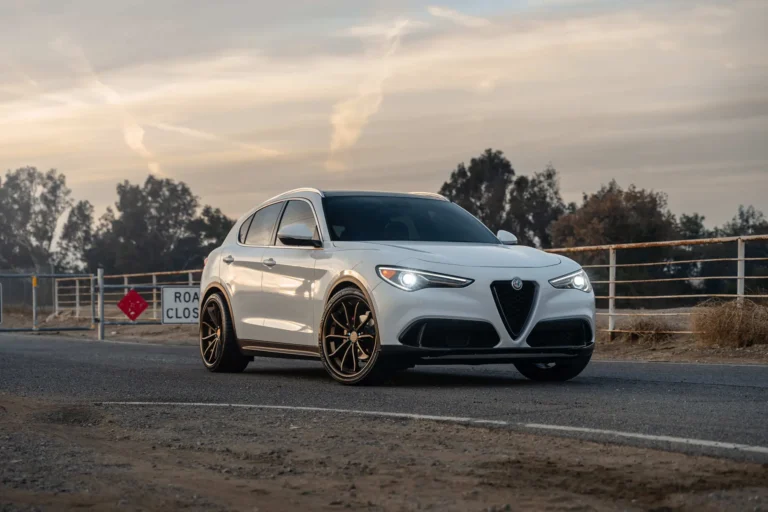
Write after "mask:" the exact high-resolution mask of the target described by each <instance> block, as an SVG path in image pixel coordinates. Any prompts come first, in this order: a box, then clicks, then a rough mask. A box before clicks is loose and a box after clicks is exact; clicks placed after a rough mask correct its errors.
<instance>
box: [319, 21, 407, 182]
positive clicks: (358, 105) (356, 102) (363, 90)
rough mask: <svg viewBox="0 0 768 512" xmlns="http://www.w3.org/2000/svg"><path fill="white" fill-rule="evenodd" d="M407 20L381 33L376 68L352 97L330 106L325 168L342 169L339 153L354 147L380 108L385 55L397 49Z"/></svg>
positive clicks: (386, 63)
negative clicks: (381, 45) (382, 51)
mask: <svg viewBox="0 0 768 512" xmlns="http://www.w3.org/2000/svg"><path fill="white" fill-rule="evenodd" d="M410 23H411V22H410V21H409V20H400V21H398V22H397V23H395V25H394V26H392V28H391V29H389V30H388V31H386V32H385V33H384V34H382V35H384V37H385V38H386V41H387V50H386V52H385V54H384V55H383V57H382V58H381V60H380V62H379V66H378V69H376V70H375V71H374V72H373V73H372V74H371V75H370V76H368V77H367V79H366V80H364V81H363V83H362V84H360V87H359V89H358V92H357V94H356V95H355V96H353V97H352V98H349V99H346V100H344V101H341V102H339V103H337V104H336V105H334V107H333V113H332V114H331V126H333V134H332V136H331V146H330V150H329V154H328V160H327V161H326V163H325V168H326V169H328V170H331V171H342V170H344V169H345V168H346V165H345V163H344V162H343V161H342V159H341V158H340V155H339V153H341V152H343V151H346V150H348V149H350V148H352V147H354V145H355V144H356V143H357V141H358V140H359V139H360V135H361V134H362V131H363V128H365V126H366V125H367V124H368V121H369V120H370V118H371V116H373V115H375V114H376V113H377V112H378V111H379V109H380V108H381V102H382V100H383V99H384V90H383V85H384V81H385V80H386V79H387V78H389V76H390V75H391V74H392V72H391V65H390V63H389V58H390V57H392V55H394V54H395V52H396V51H397V49H398V48H399V46H400V38H401V36H402V34H403V32H404V31H405V29H406V27H408V25H409V24H410Z"/></svg>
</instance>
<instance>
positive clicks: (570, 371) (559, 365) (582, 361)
mask: <svg viewBox="0 0 768 512" xmlns="http://www.w3.org/2000/svg"><path fill="white" fill-rule="evenodd" d="M590 359H592V354H588V355H586V356H579V357H577V358H575V359H567V360H564V361H552V362H551V363H532V362H529V361H520V362H519V363H515V368H517V371H519V372H520V373H522V374H523V375H524V376H526V377H527V378H529V379H531V380H537V381H542V382H565V381H566V380H571V379H572V378H574V377H576V376H577V375H579V374H580V373H581V372H583V371H584V368H586V367H587V365H588V364H589V360H590Z"/></svg>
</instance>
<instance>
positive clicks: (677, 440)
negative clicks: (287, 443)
mask: <svg viewBox="0 0 768 512" xmlns="http://www.w3.org/2000/svg"><path fill="white" fill-rule="evenodd" d="M97 404H98V405H126V406H168V407H220V408H226V407H233V408H240V409H273V410H286V411H309V412H332V413H343V414H356V415H360V416H378V417H381V418H401V419H403V418H404V419H411V420H431V421H445V422H450V423H465V424H471V425H495V426H512V427H520V428H524V429H532V430H552V431H560V432H576V433H583V434H598V435H604V436H614V437H625V438H629V439H642V440H645V441H659V442H664V443H672V444H684V445H689V446H702V447H705V448H719V449H722V450H736V451H741V452H750V453H760V454H765V455H768V447H764V446H751V445H747V444H736V443H723V442H720V441H707V440H704V439H690V438H687V437H672V436H654V435H648V434H638V433H635V432H621V431H618V430H602V429H596V428H586V427H569V426H565V425H547V424H543V423H514V422H509V421H503V420H488V419H481V418H467V417H461V416H435V415H431V414H415V413H408V412H386V411H364V410H358V409H333V408H326V407H302V406H293V405H260V404H217V403H204V402H97Z"/></svg>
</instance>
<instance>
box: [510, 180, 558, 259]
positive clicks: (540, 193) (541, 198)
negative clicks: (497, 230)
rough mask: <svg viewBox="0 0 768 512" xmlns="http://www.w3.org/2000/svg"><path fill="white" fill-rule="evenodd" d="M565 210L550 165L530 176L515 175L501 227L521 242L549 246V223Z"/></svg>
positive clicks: (550, 242) (550, 239) (550, 238)
mask: <svg viewBox="0 0 768 512" xmlns="http://www.w3.org/2000/svg"><path fill="white" fill-rule="evenodd" d="M565 211H566V206H565V203H563V199H562V197H560V184H559V181H558V178H557V171H556V170H555V168H554V167H552V166H551V165H549V166H547V168H546V169H544V170H543V171H541V172H538V173H536V174H534V175H533V176H532V177H530V178H528V177H527V176H518V177H517V179H515V181H514V183H513V185H512V187H511V188H510V191H509V207H508V210H507V216H506V220H505V222H504V226H505V228H506V229H507V230H508V231H511V232H512V233H515V234H516V235H517V237H518V238H519V240H520V243H522V244H524V245H538V246H539V247H544V248H548V247H552V236H551V232H550V226H551V225H552V223H553V222H554V221H556V220H557V219H559V218H560V217H561V216H562V215H563V214H564V213H565Z"/></svg>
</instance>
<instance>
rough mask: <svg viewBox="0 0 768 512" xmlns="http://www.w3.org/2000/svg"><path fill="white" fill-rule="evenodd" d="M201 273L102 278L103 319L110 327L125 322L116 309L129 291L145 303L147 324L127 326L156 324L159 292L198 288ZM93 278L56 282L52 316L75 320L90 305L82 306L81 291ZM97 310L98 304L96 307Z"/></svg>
mask: <svg viewBox="0 0 768 512" xmlns="http://www.w3.org/2000/svg"><path fill="white" fill-rule="evenodd" d="M202 272H203V270H202V269H197V270H179V271H171V272H146V273H138V274H112V275H105V276H104V285H105V289H104V294H103V295H104V315H105V316H104V319H105V320H106V321H108V322H110V323H112V325H115V322H118V321H121V320H124V319H125V315H124V314H123V313H122V312H121V311H120V310H119V309H118V307H117V303H118V302H120V299H122V298H123V297H124V296H125V295H126V294H127V293H128V292H129V291H130V290H132V289H134V290H136V291H137V292H138V293H139V294H141V295H142V297H143V298H144V300H146V301H147V302H148V303H149V307H148V308H147V313H145V315H146V316H147V317H149V316H150V315H151V320H144V321H140V322H139V321H137V322H129V323H130V324H145V325H146V324H160V318H161V316H162V315H161V311H160V306H161V304H160V303H161V296H160V289H161V288H162V287H163V286H166V285H190V286H194V285H199V284H200V276H201V274H202ZM91 279H95V276H90V277H88V278H83V277H71V278H70V277H66V278H61V279H57V280H56V286H55V291H54V297H55V314H56V315H61V314H65V313H66V314H73V315H75V316H76V317H77V316H78V315H79V314H81V312H82V311H83V308H84V307H90V304H88V303H86V302H84V301H87V299H86V298H85V297H84V296H83V293H84V292H83V291H84V290H85V289H86V287H87V286H89V281H90V280H91ZM96 306H97V307H98V306H99V305H98V304H97V305H96Z"/></svg>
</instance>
